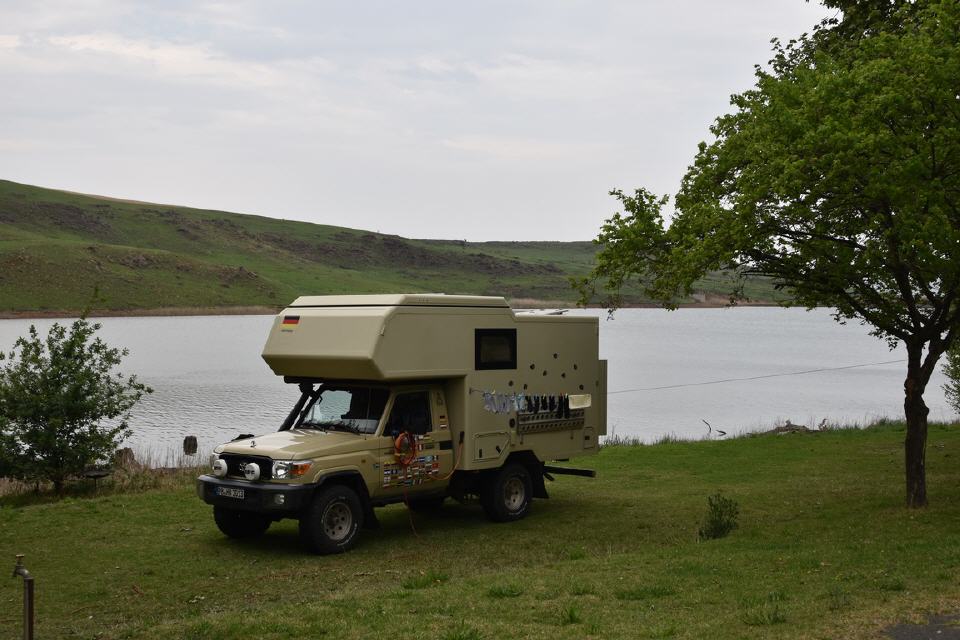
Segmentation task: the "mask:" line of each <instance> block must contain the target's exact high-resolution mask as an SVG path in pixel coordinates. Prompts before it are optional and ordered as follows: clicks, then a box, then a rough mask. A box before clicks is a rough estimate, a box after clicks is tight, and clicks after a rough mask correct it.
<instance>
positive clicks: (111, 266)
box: [0, 180, 780, 314]
mask: <svg viewBox="0 0 960 640" xmlns="http://www.w3.org/2000/svg"><path fill="white" fill-rule="evenodd" d="M329 219H330V220H331V221H335V222H343V220H342V218H340V217H338V216H337V215H336V212H331V213H330V214H329ZM596 250H597V247H596V246H595V245H593V244H592V243H591V242H589V241H584V242H480V243H474V242H464V241H459V240H411V239H407V238H402V237H399V236H390V235H383V234H378V233H372V232H368V231H361V230H356V229H349V228H345V227H340V226H331V225H321V224H310V223H306V222H294V221H288V220H279V219H274V218H266V217H262V216H251V215H242V214H236V213H227V212H223V211H211V210H200V209H190V208H186V207H174V206H168V205H156V204H149V203H142V202H130V201H122V200H114V199H109V198H100V197H94V196H85V195H80V194H75V193H68V192H64V191H55V190H52V189H43V188H40V187H32V186H28V185H22V184H17V183H14V182H9V181H4V180H0V314H3V313H7V314H9V313H13V312H27V313H30V312H36V313H40V314H42V313H51V312H63V311H67V312H70V311H73V312H75V311H77V310H80V309H83V308H85V307H86V306H87V305H88V304H89V303H90V301H91V298H92V294H93V291H94V288H95V287H96V288H98V289H99V292H100V295H101V296H102V298H103V301H102V302H101V303H99V304H98V307H99V308H101V309H104V310H114V311H120V312H125V311H135V310H138V309H141V310H142V309H150V310H152V309H160V308H168V307H176V308H180V309H183V308H210V307H249V306H265V307H272V308H277V307H282V306H285V305H286V304H287V303H289V302H290V301H291V300H293V299H294V298H296V297H297V296H299V295H305V294H313V295H320V294H337V293H386V292H394V293H395V292H400V291H402V292H445V293H466V294H484V295H503V296H506V297H508V298H522V299H530V300H541V301H546V302H547V303H551V302H552V303H554V304H557V305H570V304H571V303H572V302H573V301H574V300H575V299H576V295H575V293H574V291H573V289H572V288H571V286H570V284H569V279H570V277H576V276H583V275H586V274H587V273H588V272H589V271H590V268H591V265H592V263H593V257H594V255H595V253H596ZM728 280H729V278H728V276H726V275H724V274H723V273H717V274H711V275H710V276H709V277H707V278H705V279H704V281H703V282H702V286H701V289H702V292H703V293H705V294H712V293H717V292H722V291H723V290H724V283H725V282H728ZM625 293H626V296H625V297H626V300H627V301H628V302H633V303H636V302H641V301H643V296H642V295H641V292H640V290H639V289H638V288H636V287H634V288H633V289H628V290H627V291H626V292H625ZM746 293H747V295H748V296H750V297H752V298H754V299H760V300H771V299H776V298H778V297H780V294H778V293H777V292H775V291H774V290H773V288H772V287H771V286H770V285H769V284H768V283H767V282H765V281H752V282H750V283H749V286H748V288H747V290H746Z"/></svg>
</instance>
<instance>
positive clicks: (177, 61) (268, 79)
mask: <svg viewBox="0 0 960 640" xmlns="http://www.w3.org/2000/svg"><path fill="white" fill-rule="evenodd" d="M47 41H48V42H49V43H50V44H51V45H54V46H55V47H58V48H61V49H66V50H68V51H70V52H73V53H77V54H101V55H103V56H107V57H111V58H115V59H117V60H118V61H120V62H123V63H127V64H132V65H136V66H137V67H139V68H141V69H145V70H147V71H152V72H155V73H157V74H159V75H162V76H167V77H170V78H179V79H202V80H204V81H208V82H214V83H223V84H233V85H240V86H250V85H256V86H258V87H270V86H276V85H279V84H283V81H284V79H283V78H282V76H281V74H279V73H278V72H277V71H276V70H275V69H273V68H271V67H269V66H267V65H264V64H256V63H247V62H243V61H239V60H233V59H230V58H227V57H226V56H224V55H222V54H220V53H218V52H217V51H216V50H214V49H213V48H212V47H211V46H209V45H207V44H204V43H198V44H186V45H185V44H176V43H171V42H166V41H156V40H136V39H131V38H125V37H123V36H119V35H116V34H112V33H89V34H76V35H70V36H51V37H50V38H48V39H47ZM88 64H89V63H88ZM94 64H95V62H94Z"/></svg>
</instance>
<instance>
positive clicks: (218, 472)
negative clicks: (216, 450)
mask: <svg viewBox="0 0 960 640" xmlns="http://www.w3.org/2000/svg"><path fill="white" fill-rule="evenodd" d="M210 466H211V467H213V475H215V476H217V477H218V478H222V477H223V476H225V475H227V461H226V460H224V459H223V458H217V459H215V460H214V461H213V463H212V464H211V465H210Z"/></svg>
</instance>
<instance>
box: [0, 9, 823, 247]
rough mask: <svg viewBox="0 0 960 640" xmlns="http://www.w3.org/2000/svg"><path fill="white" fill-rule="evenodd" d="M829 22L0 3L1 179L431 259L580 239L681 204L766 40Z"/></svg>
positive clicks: (717, 13)
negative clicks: (674, 198) (411, 250)
mask: <svg viewBox="0 0 960 640" xmlns="http://www.w3.org/2000/svg"><path fill="white" fill-rule="evenodd" d="M822 13H824V12H823V10H822V9H821V8H819V7H817V6H816V5H815V4H805V3H802V2H799V0H770V1H769V2H764V3H757V2H755V0H729V1H728V2H724V3H716V2H711V1H710V0H677V1H676V2H671V3H624V2H610V1H609V0H596V1H593V0H591V1H590V2H585V1H577V0H574V1H568V2H561V3H556V2H552V1H549V0H525V1H523V2H514V1H512V0H489V1H488V2H485V3H451V2H448V1H447V0H423V1H422V2H417V3H397V2H393V1H392V0H369V1H367V2H362V3H311V2H300V3H297V2H294V3H260V2H250V1H246V0H237V1H236V2H220V1H212V2H211V1H197V0H164V1H163V2H157V3H149V2H143V3H129V2H125V1H123V0H50V2H44V3H31V2H20V3H12V2H8V3H3V2H2V0H0V29H2V31H3V34H2V35H0V86H3V87H4V95H3V100H0V150H2V151H3V153H0V178H9V179H13V180H19V181H23V182H29V183H33V184H41V185H50V186H61V187H65V188H69V189H71V190H75V191H84V192H101V193H104V194H106V195H116V196H120V197H130V198H134V199H139V200H158V201H161V202H174V203H181V204H187V205H200V206H210V207H217V208H224V209H232V210H239V211H248V212H256V213H263V214H267V215H275V216H278V217H286V218H296V217H299V218H303V219H312V220H320V221H323V222H328V223H332V224H349V225H353V226H359V227H367V228H374V229H380V230H381V231H385V232H391V233H402V234H405V235H413V236H420V237H458V238H461V237H467V238H470V239H495V238H497V237H499V235H500V234H501V231H500V230H501V229H503V228H509V229H510V232H511V238H513V239H523V238H539V239H586V238H589V237H591V236H592V235H595V233H596V230H597V228H598V226H599V223H600V222H601V221H602V219H603V218H604V217H606V216H607V215H609V213H610V212H611V207H612V203H611V201H610V199H609V198H608V196H607V195H606V192H607V190H608V189H610V188H611V187H622V188H625V189H630V188H633V187H635V186H641V185H642V186H646V187H648V188H650V189H651V190H653V191H656V192H658V193H670V192H672V191H674V190H675V189H676V186H677V185H678V183H679V180H680V177H681V176H682V174H683V172H684V170H685V168H686V166H687V164H688V163H689V162H690V160H691V158H692V156H693V153H694V151H695V145H696V142H697V141H698V140H700V139H702V138H703V137H704V136H706V135H707V126H708V124H709V122H710V121H711V120H712V118H713V117H714V116H716V115H719V113H721V112H722V111H723V110H724V109H726V108H727V99H728V96H729V94H730V93H732V92H734V91H738V90H742V89H744V88H746V87H745V83H749V82H750V78H751V74H752V65H753V64H754V63H756V62H762V61H764V60H766V59H767V58H768V57H769V56H768V53H769V44H768V40H769V38H770V37H772V36H786V37H790V36H793V35H796V34H798V33H800V32H801V31H804V30H806V29H809V27H810V26H811V25H812V24H813V23H815V22H816V21H817V19H818V18H819V16H820V15H821V14H822ZM464 194H469V197H464ZM451 211H455V213H451ZM546 211H549V217H550V220H551V224H550V225H544V223H543V219H542V216H541V218H540V219H538V215H537V214H538V212H546Z"/></svg>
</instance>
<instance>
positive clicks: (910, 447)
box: [903, 346, 930, 508]
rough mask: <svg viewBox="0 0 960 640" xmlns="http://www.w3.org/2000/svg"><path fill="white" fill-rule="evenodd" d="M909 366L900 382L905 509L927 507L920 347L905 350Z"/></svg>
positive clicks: (924, 381)
mask: <svg viewBox="0 0 960 640" xmlns="http://www.w3.org/2000/svg"><path fill="white" fill-rule="evenodd" d="M907 353H908V356H909V363H908V365H907V379H906V380H905V381H904V383H903V390H904V401H903V412H904V415H905V416H906V418H907V437H906V439H905V440H904V443H903V453H904V462H905V465H904V466H905V468H906V476H907V506H908V507H913V508H919V507H925V506H927V414H929V413H930V409H928V408H927V405H926V404H925V403H924V402H923V392H924V390H925V388H926V382H927V381H926V380H924V375H923V371H922V370H921V367H920V358H921V355H922V353H923V348H922V347H920V348H912V347H910V346H908V347H907Z"/></svg>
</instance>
